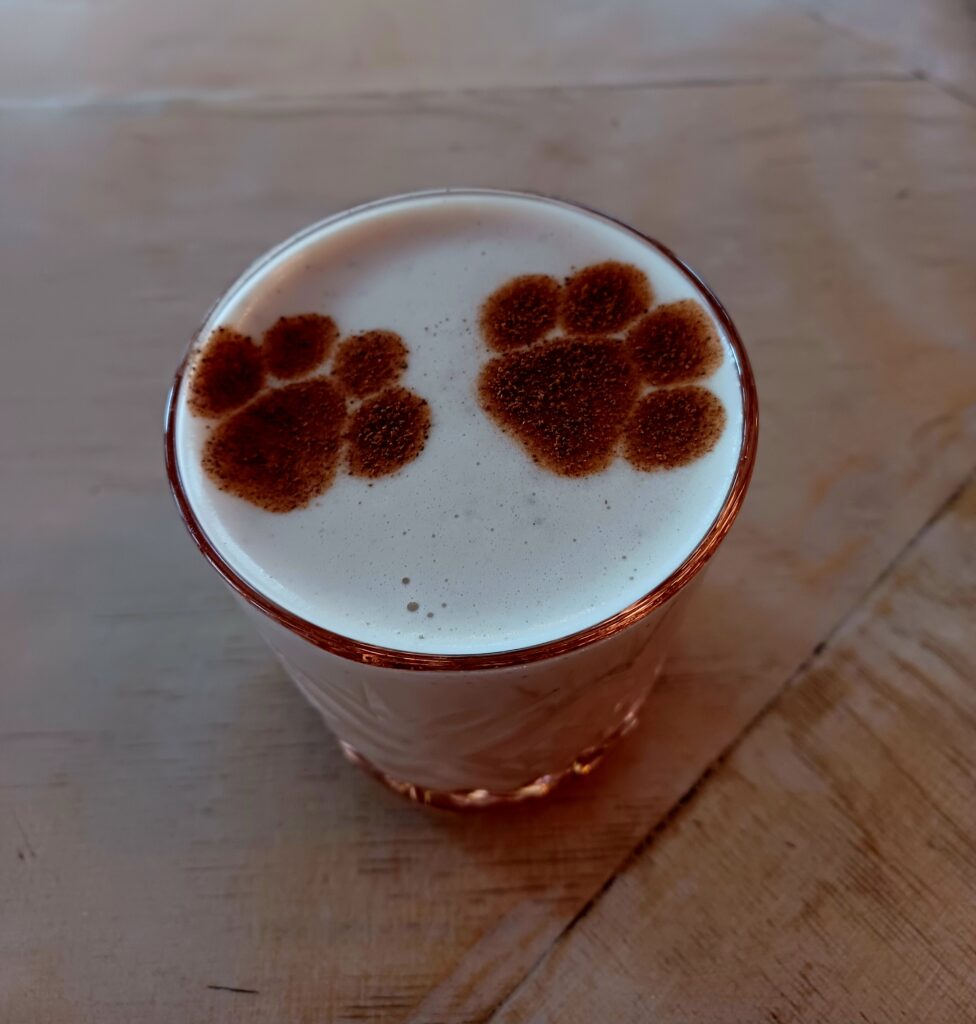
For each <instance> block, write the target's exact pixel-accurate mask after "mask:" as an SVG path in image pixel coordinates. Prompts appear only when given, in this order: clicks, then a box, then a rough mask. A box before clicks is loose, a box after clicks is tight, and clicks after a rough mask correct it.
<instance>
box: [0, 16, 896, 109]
mask: <svg viewBox="0 0 976 1024" xmlns="http://www.w3.org/2000/svg"><path fill="white" fill-rule="evenodd" d="M25 40H30V41H31V45H29V46H27V45H24V41H25ZM903 73H904V72H903V66H902V61H901V60H900V59H899V57H898V55H897V54H896V53H895V52H893V51H892V50H891V49H889V47H887V46H885V45H884V44H877V43H874V42H872V41H870V40H867V39H859V38H856V37H853V36H851V35H850V34H848V33H844V32H841V31H838V30H836V29H833V28H831V27H826V26H824V25H823V24H821V23H820V22H819V21H817V20H815V19H814V18H811V17H810V16H809V15H808V14H807V13H805V12H804V11H802V10H799V9H796V8H792V7H790V6H789V5H788V4H785V3H782V2H780V0H722V3H720V4H716V3H712V4H705V5H692V6H689V5H688V4H686V3H683V2H682V0H657V2H655V3H653V4H646V3H641V2H635V0H605V2H603V3H601V4H599V5H594V4H592V3H589V2H587V0H466V2H465V3H463V4H455V3H449V2H445V0H398V2H397V3H395V4H391V3H388V2H387V0H330V2H329V3H327V4H323V3H320V2H318V0H278V2H276V3H274V4H243V5H242V4H240V3H235V2H234V0H206V2H203V3H201V2H198V0H171V2H170V3H168V4H166V6H165V10H164V9H163V8H162V7H157V6H155V5H152V4H146V3H143V2H141V0H113V2H112V3H110V4H107V3H104V2H98V0H76V2H73V3H46V4H42V5H39V4H37V3H34V2H33V0H5V2H4V3H3V4H2V5H0V103H2V102H6V103H8V104H10V105H14V106H16V105H39V106H45V105H50V104H52V103H55V104H69V105H75V104H77V105H82V106H83V105H86V104H91V103H96V104H97V103H133V102H135V103H142V104H156V103H159V102H160V101H163V100H172V99H177V100H178V99H180V98H183V99H186V98H192V99H196V100H204V99H207V98H210V99H224V100H228V99H229V100H235V99H240V98H242V97H245V98H250V99H255V98H261V97H263V98H265V99H267V100H270V101H274V102H277V103H282V102H284V103H286V104H287V103H289V102H292V101H295V100H298V101H301V100H302V99H303V98H306V97H309V96H317V97H322V96H329V95H333V96H334V95H350V94H357V93H363V92H373V93H377V92H405V91H413V92H432V91H434V90H439V89H473V88H497V87H503V88H512V87H515V86H523V87H527V86H544V87H548V86H563V85H570V86H582V85H611V84H621V83H627V82H662V83H668V82H674V81H689V80H706V81H727V80H729V79H733V80H743V79H745V80H751V81H754V80H756V79H757V78H770V77H777V78H778V77H787V78H820V79H822V78H824V77H833V76H861V77H863V76H865V75H875V76H876V75H901V74H903Z"/></svg>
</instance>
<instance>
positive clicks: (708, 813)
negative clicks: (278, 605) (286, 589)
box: [0, 0, 976, 1024]
mask: <svg viewBox="0 0 976 1024" xmlns="http://www.w3.org/2000/svg"><path fill="white" fill-rule="evenodd" d="M967 11H968V12H969V13H968V14H967V13H966V12H967ZM557 13H558V15H559V16H558V18H557V17H556V14H557ZM0 40H2V41H0V133H2V134H0V289H2V296H3V302H2V306H0V309H2V315H3V334H2V337H3V343H2V346H3V347H2V351H3V358H4V370H3V373H2V375H0V389H2V391H0V459H2V463H0V466H2V474H3V484H2V488H3V490H2V494H3V500H2V502H0V524H2V535H3V537H4V545H3V551H2V555H0V598H2V601H3V620H2V629H3V638H2V639H3V652H4V674H3V685H2V688H0V1021H2V1022H3V1024H45V1022H53V1024H69V1022H70V1024H78V1022H81V1024H86V1022H92V1024H123V1022H125V1024H129V1022H135V1021H138V1022H140V1024H142V1022H149V1021H161V1022H170V1021H172V1022H180V1024H183V1022H235V1024H242V1022H250V1021H253V1022H286V1024H291V1022H301V1024H305V1022H353V1021H368V1022H401V1021H415V1022H423V1024H434V1022H444V1024H447V1022H450V1024H461V1022H474V1021H478V1022H481V1021H489V1020H490V1021H492V1022H515V1021H540V1022H541V1021H558V1022H560V1024H572V1022H580V1024H583V1022H604V1021H607V1022H609V1021H613V1022H620V1021H628V1022H629V1021H634V1022H637V1021H651V1020H653V1021H661V1022H664V1021H668V1022H679V1021H681V1022H684V1021H688V1022H691V1021H695V1022H754V1021H769V1022H778V1024H785V1022H794V1021H816V1022H819V1021H840V1022H848V1021H862V1022H879V1024H888V1022H892V1021H910V1022H913V1024H915V1022H920V1021H932V1022H939V1024H946V1022H949V1024H955V1022H964V1021H972V1020H974V1019H976V639H974V637H976V616H974V612H976V483H974V478H973V469H974V464H976V444H974V441H976V417H974V411H976V410H974V397H976V345H974V340H976V273H974V254H976V109H974V107H976V21H974V19H973V17H972V9H971V8H970V7H965V5H964V4H963V3H962V0H938V2H930V3H926V4H922V3H921V2H920V0H919V2H917V3H912V2H911V0H893V2H885V3H882V0H849V2H847V0H845V2H843V3H842V2H841V0H794V2H791V0H732V2H723V3H721V4H718V3H715V4H713V5H711V6H709V7H705V6H703V5H700V4H695V5H691V4H683V3H681V0H668V2H664V3H655V4H653V5H651V4H644V3H641V2H640V0H618V2H611V3H604V4H599V5H597V4H588V3H585V2H583V0H572V2H569V0H567V2H564V3H562V4H558V5H557V3H556V0H535V2H532V3H529V4H526V3H518V2H516V0H498V2H495V3H491V4H488V3H468V4H466V5H448V4H446V3H441V2H439V0H409V2H404V3H401V4H398V5H395V6H394V5H390V4H386V3H384V2H381V0H370V2H359V3H354V2H353V0H343V2H337V3H332V4H327V5H326V4H320V3H316V2H313V0H287V2H282V3H279V4H274V5H272V4H266V5H262V6H261V7H258V6H257V5H249V4H237V3H232V2H231V0H209V2H208V3H206V4H201V3H195V4H191V3H189V0H187V2H185V3H182V2H181V3H174V4H168V5H147V4H144V3H137V2H136V0H118V2H117V3H114V4H112V5H104V4H95V3H94V0H79V2H78V3H75V4H66V5H49V4H43V5H41V4H34V3H31V2H30V0H11V2H9V3H7V4H5V5H3V7H2V8H0ZM447 183H462V184H475V185H495V186H516V187H517V186H522V187H528V188H535V189H542V190H545V191H549V192H555V193H559V194H563V195H565V196H567V197H571V198H575V199H578V200H580V201H582V202H585V203H590V204H593V205H595V206H598V207H602V208H604V209H606V210H608V211H609V212H611V213H613V214H615V215H618V216H620V217H622V218H624V219H626V220H628V221H630V222H632V223H634V224H635V225H637V226H638V227H640V228H643V229H646V230H647V231H649V232H651V233H653V234H654V235H656V236H658V237H660V238H662V239H666V240H668V241H669V242H670V243H671V244H672V245H674V247H675V248H676V249H677V250H678V251H679V252H681V253H682V254H684V255H685V256H686V258H688V259H689V260H690V261H691V262H692V263H693V264H694V265H695V266H697V267H698V268H700V269H701V271H702V272H703V273H704V275H705V277H706V278H707V279H708V280H709V282H710V283H711V284H712V285H713V286H714V287H715V289H716V290H717V291H718V293H719V294H720V295H721V296H723V298H724V299H725V300H726V301H727V303H728V305H729V306H730V308H731V311H732V314H733V316H734V317H735V319H736V321H737V322H738V324H739V327H740V329H741V331H742V334H743V336H744V337H745V339H746V341H747V344H748V346H749V349H750V352H751V353H752V356H753V359H754V363H755V368H756V372H757V376H758V382H759V388H760V393H761V399H762V408H763V430H762V443H761V451H760V458H759V463H758V469H757V473H756V477H755V480H754V484H753V488H752V491H751V494H750V498H749V501H748V503H747V506H746V509H745V511H744V513H743V516H742V518H741V519H740V521H739V523H738V524H737V526H736V529H735V530H734V531H733V533H732V535H731V537H730V539H729V541H728V542H727V543H726V545H725V546H724V548H723V551H722V552H721V554H720V556H719V557H718V559H717V560H716V562H715V564H714V568H713V570H712V572H711V574H710V577H709V579H708V583H707V585H706V586H705V587H704V588H703V589H702V591H701V592H700V594H699V597H698V598H697V601H698V605H697V611H696V614H697V622H698V623H699V626H700V628H699V631H698V634H697V637H696V639H695V641H694V642H693V643H692V642H691V641H690V639H686V641H685V643H684V644H683V646H682V647H681V649H680V652H679V654H678V655H677V657H676V659H675V660H674V662H673V664H672V666H671V668H670V671H669V672H668V674H667V677H666V679H665V680H664V682H663V683H662V685H661V686H660V687H659V689H658V690H657V691H656V693H655V695H654V697H653V699H652V700H651V702H650V705H649V707H648V709H647V712H646V714H645V715H644V719H643V722H642V725H641V727H640V728H639V729H638V730H637V731H636V733H634V734H633V735H632V736H631V737H630V738H629V739H628V740H626V741H625V742H624V743H623V744H622V745H621V746H620V747H619V748H618V749H617V750H616V751H615V752H614V754H613V755H612V756H611V757H610V758H608V760H607V762H606V763H605V766H604V767H602V768H601V770H600V771H599V772H597V773H596V774H595V775H594V776H593V777H591V778H588V779H586V780H582V781H580V782H578V783H576V784H573V785H570V786H566V787H565V788H563V789H561V790H560V791H558V792H557V793H556V794H555V795H554V796H553V797H552V798H551V799H550V800H548V801H547V802H545V803H542V804H538V805H533V806H527V807H523V808H519V809H516V810H511V811H506V812H503V813H499V814H490V815H484V816H474V817H470V816H461V817H454V816H449V815H434V814H427V813H422V812H419V811H417V810H416V809H414V808H413V807H411V806H409V805H407V804H406V803H402V802H400V801H399V800H397V799H396V798H394V797H393V796H391V795H388V794H387V793H385V792H384V791H382V790H380V789H379V788H378V787H377V786H376V785H375V784H374V783H372V782H371V781H370V780H369V779H367V778H365V777H364V776H362V775H360V774H358V773H357V772H356V771H354V770H353V769H351V768H350V767H348V766H347V765H346V764H345V763H344V762H343V760H342V759H341V757H340V755H339V752H338V750H337V749H336V747H335V745H334V743H333V742H332V741H331V740H330V739H329V737H328V736H327V735H326V734H325V733H324V731H323V729H322V727H321V725H320V723H319V721H318V719H317V718H316V716H315V715H314V714H313V712H312V711H311V710H310V709H309V708H308V707H306V705H305V704H304V703H303V702H302V700H301V699H300V697H299V696H298V694H297V693H296V692H295V691H294V690H293V688H292V687H291V686H290V685H288V684H287V683H286V682H285V680H284V679H283V678H282V675H281V672H280V671H279V670H278V669H277V668H276V667H275V665H274V663H273V662H272V660H271V657H270V656H269V654H268V652H267V651H266V650H265V648H264V647H263V646H262V645H261V643H260V642H259V641H258V640H257V638H256V637H255V636H254V635H253V633H252V631H251V629H250V628H249V627H248V626H247V625H246V624H245V622H243V621H242V619H241V617H240V615H239V613H238V611H237V610H236V608H235V607H234V605H233V604H232V601H231V599H230V597H229V595H228V594H227V592H226V591H225V590H224V589H223V587H222V586H221V584H220V582H219V581H218V579H217V578H216V576H215V575H214V574H213V573H212V572H211V571H210V570H209V569H208V568H207V566H206V565H205V564H204V563H203V560H202V559H201V558H200V557H199V556H198V555H197V553H196V552H195V551H194V550H193V549H192V546H191V544H190V543H189V541H188V540H187V538H186V537H185V536H184V533H183V529H182V526H181V525H180V523H179V522H178V520H177V517H176V515H175V512H174V510H173V507H172V505H171V502H170V499H169V496H168V494H167V488H166V485H165V481H164V477H163V471H162V456H161V444H160V428H161V414H162V403H163V396H164V392H165V390H166V388H167V385H168V380H169V377H170V374H171V372H172V369H173V367H174V365H175V362H176V360H177V358H178V356H179V353H180V351H181V349H182V347H183V345H184V342H185V340H186V339H187V338H188V336H189V335H190V333H191V331H192V330H193V328H194V326H195V325H196V323H197V322H198V320H199V319H200V317H201V315H202V313H203V311H204V310H205V309H206V308H207V307H208V305H209V303H210V302H211V301H212V299H213V298H214V296H215V295H217V294H218V293H219V291H220V290H221V288H222V286H223V285H224V284H225V283H226V281H227V280H228V278H230V277H231V276H232V275H233V274H234V273H235V272H236V271H237V270H238V269H239V268H240V267H241V266H243V265H244V264H245V263H246V262H247V261H248V260H249V259H250V258H251V257H252V256H253V255H254V254H256V253H258V252H260V251H261V250H262V249H264V248H265V247H266V246H268V245H269V244H270V243H273V242H275V241H277V240H278V239H280V238H283V237H285V236H286V235H288V234H289V233H290V232H292V231H293V230H295V229H296V228H298V227H299V226H301V225H303V224H305V223H306V222H308V221H310V220H313V219H315V218H318V217H321V216H323V215H324V214H327V213H329V212H330V211H333V210H337V209H340V208H342V207H345V206H348V205H350V204H351V203H353V202H355V201H357V200H361V199H364V198H367V197H371V196H376V195H381V194H385V193H391V192H397V191H403V190H406V189H411V188H417V187H430V186H436V185H441V184H447Z"/></svg>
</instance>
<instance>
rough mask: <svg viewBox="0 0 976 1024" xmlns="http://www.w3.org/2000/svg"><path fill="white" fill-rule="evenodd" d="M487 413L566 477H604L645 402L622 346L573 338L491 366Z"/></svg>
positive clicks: (484, 382) (483, 385)
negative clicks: (634, 410) (631, 417)
mask: <svg viewBox="0 0 976 1024" xmlns="http://www.w3.org/2000/svg"><path fill="white" fill-rule="evenodd" d="M478 390H479V395H480V397H481V402H482V405H483V406H484V408H485V410H486V411H487V412H488V414H489V415H490V416H492V417H493V418H494V419H495V420H496V421H497V422H498V423H499V424H500V425H501V426H502V427H504V428H505V429H506V430H507V431H508V432H509V433H511V434H512V435H513V436H514V437H515V438H516V439H517V440H518V441H519V442H520V443H521V444H522V445H523V447H524V448H525V449H526V450H527V451H528V453H529V455H531V456H532V458H533V459H535V460H536V462H538V463H540V464H541V465H543V466H545V467H546V468H548V469H551V470H552V471H553V472H556V473H560V474H561V475H563V476H586V475H588V474H590V473H596V472H599V471H600V470H601V469H604V468H605V467H606V466H607V465H608V464H609V462H610V461H611V459H612V458H613V456H614V452H615V448H616V445H617V442H618V440H619V438H620V434H621V431H622V429H623V426H624V423H625V421H626V419H627V415H628V413H629V412H630V409H631V407H632V406H633V404H634V401H635V399H636V397H637V375H636V373H635V372H634V368H633V367H632V365H631V363H630V361H629V359H628V358H627V355H626V353H625V352H624V350H623V348H622V346H621V345H620V343H619V342H618V341H615V340H613V339H609V338H594V339H588V338H569V339H562V340H560V341H555V342H552V343H549V344H546V345H544V346H541V347H537V348H530V349H526V350H524V351H517V352H511V353H508V354H507V355H503V356H499V357H497V358H495V359H492V360H491V361H490V362H489V363H487V364H486V365H485V366H484V367H483V369H482V371H481V376H480V378H479V382H478Z"/></svg>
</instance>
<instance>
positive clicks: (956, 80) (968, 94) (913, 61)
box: [791, 0, 976, 103]
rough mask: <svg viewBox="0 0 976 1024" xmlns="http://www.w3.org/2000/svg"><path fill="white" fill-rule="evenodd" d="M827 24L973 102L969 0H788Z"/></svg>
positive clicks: (975, 40)
mask: <svg viewBox="0 0 976 1024" xmlns="http://www.w3.org/2000/svg"><path fill="white" fill-rule="evenodd" d="M791 2H793V3H794V5H795V6H796V7H797V8H798V9H801V10H805V11H807V12H808V13H809V14H811V15H813V16H815V17H816V18H818V19H819V20H820V22H821V24H822V25H823V26H824V27H825V28H827V27H833V28H837V29H839V30H841V31H846V32H847V33H848V35H849V36H850V37H853V38H856V39H859V40H861V41H862V42H868V41H870V42H871V43H873V44H875V45H877V46H886V47H888V48H889V50H890V52H893V53H894V54H897V56H898V57H899V59H900V64H901V66H902V68H904V69H905V70H908V71H911V72H913V73H915V74H918V75H921V76H923V77H925V78H928V79H930V80H931V81H933V82H935V83H936V84H937V85H938V86H939V87H940V88H942V89H945V90H946V91H947V92H948V93H950V94H951V95H954V96H958V97H959V98H960V99H962V100H963V101H965V102H967V103H976V60H974V58H973V53H974V51H976V7H974V6H973V4H972V2H971V0H926V2H925V3H915V2H913V0H895V2H893V3H879V2H878V0H791Z"/></svg>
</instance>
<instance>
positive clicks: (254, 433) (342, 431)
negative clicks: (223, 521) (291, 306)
mask: <svg viewBox="0 0 976 1024" xmlns="http://www.w3.org/2000/svg"><path fill="white" fill-rule="evenodd" d="M338 335H339V332H338V329H337V327H336V325H335V323H334V322H333V320H332V319H331V318H330V317H327V316H321V315H319V314H317V313H308V314H302V315H300V316H290V317H282V318H280V319H279V320H278V321H277V322H276V323H275V324H274V325H273V326H272V327H270V328H269V329H268V330H267V331H266V332H265V334H264V337H263V338H262V340H261V343H260V344H256V343H255V342H254V341H253V340H252V339H251V338H248V337H247V336H245V335H243V334H240V333H238V332H236V331H233V330H231V329H229V328H227V327H219V328H217V330H216V331H214V333H213V334H212V335H211V337H210V339H209V340H208V341H207V343H206V344H205V345H204V346H203V348H202V350H201V351H200V353H199V355H198V356H197V359H196V363H195V365H194V368H193V376H192V378H191V380H190V393H189V406H190V409H191V411H192V412H193V413H195V414H196V415H197V416H201V417H205V418H207V419H215V420H217V422H216V424H215V425H214V428H213V430H212V431H211V433H210V435H209V436H208V438H207V440H206V442H205V444H204V448H203V456H202V461H203V467H204V469H205V471H206V472H207V474H208V476H210V478H211V479H212V480H213V481H214V482H215V483H216V484H217V486H218V487H219V488H220V489H221V490H224V491H229V492H230V493H232V494H235V495H237V496H238V497H239V498H243V499H244V500H245V501H249V502H251V504H253V505H257V506H259V507H260V508H263V509H265V510H267V511H268V512H291V511H293V510H294V509H297V508H302V507H303V506H305V505H308V504H309V502H311V501H312V500H313V499H314V498H316V497H318V496H319V495H321V494H324V493H325V491H327V490H328V489H329V487H330V486H331V485H332V482H333V481H334V480H335V477H336V473H337V472H338V471H339V468H340V466H343V465H344V466H345V468H346V470H347V471H348V472H349V473H351V474H352V475H353V476H359V477H368V478H375V477H381V476H387V475H389V474H391V473H395V472H397V470H399V469H402V468H403V467H404V466H405V465H407V464H408V463H409V462H412V461H413V460H414V459H415V458H416V457H417V456H418V455H419V454H420V453H421V451H422V450H423V448H424V444H425V442H426V440H427V436H428V433H429V431H430V408H429V406H428V404H427V402H426V401H425V400H424V399H423V398H421V397H420V396H419V395H417V394H415V393H414V392H412V391H410V390H408V389H407V388H403V387H400V386H399V385H398V384H397V381H398V380H399V378H400V375H401V374H402V373H403V372H404V370H406V368H407V358H408V352H407V347H406V345H405V344H404V343H403V340H402V339H401V338H400V337H399V335H397V334H394V333H393V332H392V331H369V332H367V333H365V334H360V335H356V336H355V337H352V338H349V339H347V340H345V341H343V342H342V343H341V344H339V345H338V347H336V342H337V339H338ZM333 350H335V355H334V358H333V359H332V364H331V369H330V372H329V373H327V374H323V373H321V372H319V373H315V371H321V370H323V369H324V368H325V367H326V365H327V364H328V362H329V359H330V357H332V355H333ZM313 373H315V375H314V376H310V374H313ZM282 382H287V383H282Z"/></svg>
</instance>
